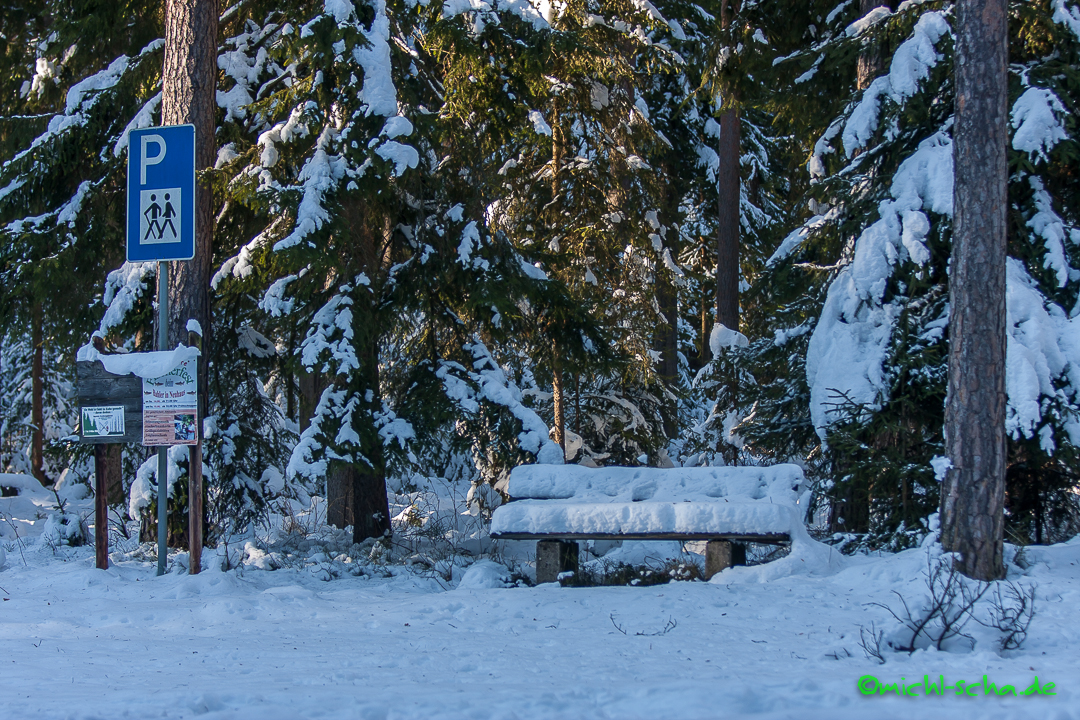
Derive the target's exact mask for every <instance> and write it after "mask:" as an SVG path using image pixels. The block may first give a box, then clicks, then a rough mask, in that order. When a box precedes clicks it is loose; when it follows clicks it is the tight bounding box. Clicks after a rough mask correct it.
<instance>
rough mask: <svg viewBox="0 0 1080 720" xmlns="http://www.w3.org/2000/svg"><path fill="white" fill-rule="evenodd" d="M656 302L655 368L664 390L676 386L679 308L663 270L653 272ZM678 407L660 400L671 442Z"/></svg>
mask: <svg viewBox="0 0 1080 720" xmlns="http://www.w3.org/2000/svg"><path fill="white" fill-rule="evenodd" d="M656 302H657V305H658V306H659V307H660V313H661V314H662V315H663V318H662V319H661V320H660V324H659V325H658V326H657V328H656V335H655V337H654V342H655V345H656V350H657V352H659V353H660V365H659V367H658V368H657V370H658V374H659V375H660V380H661V381H662V382H663V383H664V384H665V385H666V386H667V389H669V390H670V389H673V388H675V387H678V383H679V356H678V351H679V346H678V342H679V333H678V322H679V306H678V296H677V294H676V292H675V287H674V286H673V285H672V283H671V278H670V277H669V275H668V271H667V269H666V268H662V269H658V270H657V277H656ZM678 414H679V408H678V403H677V402H676V401H675V400H674V399H673V398H670V397H667V396H666V395H665V396H664V398H663V405H662V416H663V420H664V435H666V436H667V437H668V439H669V440H670V439H673V438H675V437H676V436H677V435H678V434H679V417H678Z"/></svg>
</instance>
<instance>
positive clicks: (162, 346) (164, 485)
mask: <svg viewBox="0 0 1080 720" xmlns="http://www.w3.org/2000/svg"><path fill="white" fill-rule="evenodd" d="M157 344H158V350H162V351H164V350H168V349H169V263H167V262H159V263H158V342H157ZM157 453H158V456H157V457H158V464H157V466H158V493H157V518H158V524H157V546H158V561H157V574H158V575H164V574H165V565H166V562H167V561H168V559H169V549H168V548H167V547H166V537H167V535H166V533H167V532H168V527H167V525H168V522H169V509H168V504H169V455H168V453H169V448H167V447H159V448H158V451H157Z"/></svg>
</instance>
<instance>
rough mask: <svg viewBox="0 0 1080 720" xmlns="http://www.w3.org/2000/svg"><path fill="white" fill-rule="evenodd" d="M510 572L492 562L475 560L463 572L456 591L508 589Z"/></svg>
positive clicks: (503, 566)
mask: <svg viewBox="0 0 1080 720" xmlns="http://www.w3.org/2000/svg"><path fill="white" fill-rule="evenodd" d="M511 584H512V583H511V582H510V570H509V569H507V567H506V566H505V565H502V564H500V563H497V562H495V561H494V560H477V561H476V562H474V563H473V564H472V565H470V566H469V569H468V570H466V571H465V575H463V576H462V578H461V582H460V583H458V590H490V589H492V588H504V587H509V586H510V585H511Z"/></svg>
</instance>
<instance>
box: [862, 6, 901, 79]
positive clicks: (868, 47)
mask: <svg viewBox="0 0 1080 720" xmlns="http://www.w3.org/2000/svg"><path fill="white" fill-rule="evenodd" d="M879 7H886V8H889V9H890V10H895V9H896V1H895V0H891V2H882V0H859V13H860V14H861V15H863V16H865V15H866V14H867V13H869V12H870V11H871V10H873V9H874V8H879ZM883 50H884V48H882V47H881V43H879V42H877V41H876V40H870V41H868V42H866V44H865V45H863V47H862V50H861V51H860V52H859V60H858V64H857V65H856V87H858V89H859V90H865V89H866V88H868V87H870V83H872V82H873V81H874V79H875V78H877V76H878V75H881V73H882V72H883V71H884V70H885V53H884V52H883Z"/></svg>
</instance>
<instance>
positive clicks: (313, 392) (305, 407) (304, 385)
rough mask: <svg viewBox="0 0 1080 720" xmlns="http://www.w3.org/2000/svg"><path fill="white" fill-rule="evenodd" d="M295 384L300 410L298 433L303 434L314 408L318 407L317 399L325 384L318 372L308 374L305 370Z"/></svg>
mask: <svg viewBox="0 0 1080 720" xmlns="http://www.w3.org/2000/svg"><path fill="white" fill-rule="evenodd" d="M296 384H297V387H298V389H299V394H300V398H299V400H300V402H299V405H300V409H299V411H298V413H299V414H298V415H297V417H298V418H299V424H300V432H304V431H305V430H307V429H308V426H309V425H311V418H312V417H313V416H314V415H315V408H317V407H318V406H319V399H320V398H321V397H322V392H323V390H324V389H325V388H326V382H325V380H324V379H323V376H322V375H320V374H319V373H318V372H310V373H309V372H307V371H306V370H305V371H302V372H301V373H300V376H299V379H298V380H297V383H296Z"/></svg>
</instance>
